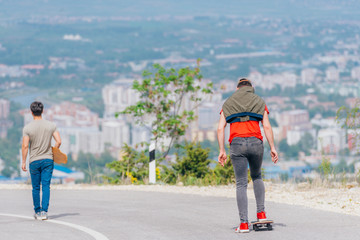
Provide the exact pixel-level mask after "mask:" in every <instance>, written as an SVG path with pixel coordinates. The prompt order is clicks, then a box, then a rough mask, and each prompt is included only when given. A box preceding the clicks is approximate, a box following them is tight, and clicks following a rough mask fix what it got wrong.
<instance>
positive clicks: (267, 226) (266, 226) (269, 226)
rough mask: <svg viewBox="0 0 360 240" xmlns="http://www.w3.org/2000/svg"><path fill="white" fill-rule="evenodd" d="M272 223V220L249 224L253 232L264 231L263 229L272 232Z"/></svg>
mask: <svg viewBox="0 0 360 240" xmlns="http://www.w3.org/2000/svg"><path fill="white" fill-rule="evenodd" d="M273 222H274V221H273V220H266V221H261V222H260V221H253V222H251V224H252V225H253V229H254V230H255V231H259V230H265V229H267V230H269V231H270V230H272V229H273V228H272V223H273Z"/></svg>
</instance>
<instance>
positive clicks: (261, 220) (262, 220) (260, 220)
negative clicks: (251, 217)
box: [258, 218, 267, 222]
mask: <svg viewBox="0 0 360 240" xmlns="http://www.w3.org/2000/svg"><path fill="white" fill-rule="evenodd" d="M266 221H267V219H266V218H263V219H258V222H266Z"/></svg>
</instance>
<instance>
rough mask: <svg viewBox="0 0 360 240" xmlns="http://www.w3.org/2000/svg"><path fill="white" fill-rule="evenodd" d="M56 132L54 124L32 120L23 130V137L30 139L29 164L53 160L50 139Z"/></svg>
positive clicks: (42, 120)
mask: <svg viewBox="0 0 360 240" xmlns="http://www.w3.org/2000/svg"><path fill="white" fill-rule="evenodd" d="M55 131H56V125H55V123H52V122H49V121H47V120H44V119H41V120H34V121H32V122H31V123H29V124H27V125H26V126H25V127H24V129H23V136H29V138H30V147H29V149H30V151H29V155H30V163H31V162H33V161H36V160H40V159H53V153H52V149H51V138H52V136H53V133H54V132H55Z"/></svg>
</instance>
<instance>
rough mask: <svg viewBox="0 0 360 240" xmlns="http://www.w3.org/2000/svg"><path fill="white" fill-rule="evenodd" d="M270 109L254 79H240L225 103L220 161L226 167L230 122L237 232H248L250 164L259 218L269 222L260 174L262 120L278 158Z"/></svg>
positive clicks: (274, 153)
mask: <svg viewBox="0 0 360 240" xmlns="http://www.w3.org/2000/svg"><path fill="white" fill-rule="evenodd" d="M268 114H269V111H268V109H267V106H266V105H265V102H264V100H263V99H262V98H260V97H259V96H258V95H256V94H255V93H254V88H253V87H252V84H251V82H250V81H249V80H248V79H246V78H242V79H240V80H239V82H238V85H237V90H236V92H235V93H234V94H233V95H232V96H230V97H229V98H228V99H227V100H226V101H225V103H224V105H223V108H222V111H221V113H220V120H219V126H218V130H217V132H218V134H217V136H218V142H219V147H220V153H219V157H218V161H219V163H220V164H221V165H222V166H224V164H225V163H226V161H227V156H226V151H225V146H224V144H225V140H224V138H225V127H226V125H227V123H229V124H230V138H229V142H230V158H231V161H232V164H233V167H234V172H235V178H236V200H237V205H238V210H239V216H240V226H239V227H238V228H236V230H235V231H236V232H249V220H248V199H247V184H248V177H247V176H248V175H247V172H248V165H249V166H250V175H251V178H252V180H253V185H254V193H255V199H256V207H257V218H258V221H266V215H265V206H264V204H265V186H264V182H263V180H262V176H261V165H262V161H263V153H264V146H263V141H262V140H263V137H262V135H261V130H260V126H259V122H261V123H262V125H263V128H264V132H265V136H266V139H267V141H268V143H269V145H270V154H271V159H272V161H273V162H274V163H277V161H278V153H277V152H276V149H275V146H274V137H273V132H272V128H271V125H270V122H269V117H268Z"/></svg>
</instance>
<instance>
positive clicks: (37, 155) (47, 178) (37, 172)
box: [22, 102, 61, 220]
mask: <svg viewBox="0 0 360 240" xmlns="http://www.w3.org/2000/svg"><path fill="white" fill-rule="evenodd" d="M30 109H31V112H32V115H33V118H34V121H32V122H31V123H29V124H27V125H26V126H25V127H24V129H23V143H22V170H23V171H25V172H26V171H27V169H26V158H27V155H28V150H29V145H30V151H29V156H30V160H29V168H30V175H31V184H32V188H33V189H32V197H33V203H34V210H35V215H34V217H35V219H38V220H47V218H48V216H47V211H48V207H49V200H50V182H51V177H52V173H53V169H54V161H53V153H52V148H51V139H52V138H54V139H55V142H56V143H55V147H57V148H59V147H60V145H61V138H60V134H59V132H58V131H57V130H56V125H55V124H54V123H52V122H49V121H47V120H44V119H42V116H41V115H42V113H43V109H44V106H43V104H42V103H41V102H33V103H32V104H31V105H30ZM40 184H41V185H42V201H41V205H40Z"/></svg>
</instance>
